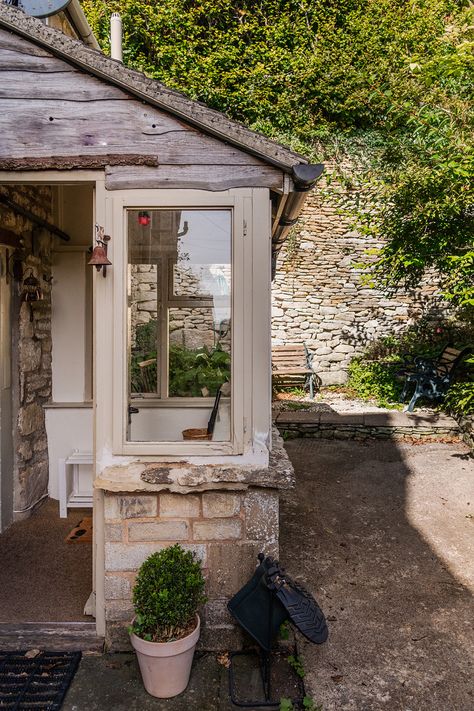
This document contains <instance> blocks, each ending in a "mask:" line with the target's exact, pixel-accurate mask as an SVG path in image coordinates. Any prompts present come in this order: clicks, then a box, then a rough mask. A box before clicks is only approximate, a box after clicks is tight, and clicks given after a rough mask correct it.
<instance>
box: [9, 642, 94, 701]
mask: <svg viewBox="0 0 474 711" xmlns="http://www.w3.org/2000/svg"><path fill="white" fill-rule="evenodd" d="M35 653H36V654H35ZM80 660H81V652H39V651H38V650H36V649H33V650H30V651H29V652H0V708H1V709H8V710H9V711H13V709H15V710H16V709H18V711H26V709H31V711H59V709H60V708H61V706H62V703H63V701H64V697H65V696H66V692H67V690H68V688H69V685H70V683H71V681H72V680H73V678H74V674H75V673H76V671H77V667H78V666H79V662H80Z"/></svg>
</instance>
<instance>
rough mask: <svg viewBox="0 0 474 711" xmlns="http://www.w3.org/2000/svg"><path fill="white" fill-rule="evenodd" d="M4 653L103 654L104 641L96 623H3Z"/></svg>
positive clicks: (0, 644)
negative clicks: (37, 651) (39, 651)
mask: <svg viewBox="0 0 474 711" xmlns="http://www.w3.org/2000/svg"><path fill="white" fill-rule="evenodd" d="M0 649H1V650H2V651H4V652H15V651H23V650H28V649H40V650H42V651H46V652H69V651H71V652H72V651H74V652H86V653H89V654H101V653H102V652H103V649H104V639H103V638H102V637H98V636H97V635H96V629H95V622H11V623H10V622H1V623H0Z"/></svg>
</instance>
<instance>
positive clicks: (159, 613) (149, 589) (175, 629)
mask: <svg viewBox="0 0 474 711" xmlns="http://www.w3.org/2000/svg"><path fill="white" fill-rule="evenodd" d="M203 591H204V577H203V574H202V570H201V564H200V562H199V561H198V560H196V558H195V555H194V553H190V552H188V551H185V550H184V549H183V548H181V546H180V545H178V544H175V545H174V546H170V547H169V548H165V549H164V550H162V551H159V552H157V553H153V554H152V555H151V556H149V557H148V558H147V559H146V560H145V561H144V563H143V564H142V565H141V567H140V569H139V571H138V576H137V581H136V584H135V587H134V589H133V605H134V608H135V620H134V622H133V624H132V627H131V631H132V632H134V633H135V634H136V635H137V637H140V638H141V639H145V640H147V641H148V642H172V641H173V640H176V639H181V638H182V637H185V636H186V635H187V634H189V633H190V632H192V630H193V629H194V627H195V624H196V612H197V610H198V607H199V606H200V605H202V604H203V603H204V602H205V600H206V598H205V596H204V594H203Z"/></svg>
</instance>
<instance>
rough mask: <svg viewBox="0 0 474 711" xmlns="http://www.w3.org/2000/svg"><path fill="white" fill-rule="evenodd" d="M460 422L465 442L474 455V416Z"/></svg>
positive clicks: (460, 419)
mask: <svg viewBox="0 0 474 711" xmlns="http://www.w3.org/2000/svg"><path fill="white" fill-rule="evenodd" d="M458 422H459V429H460V432H461V436H462V438H463V440H464V441H465V443H466V444H467V445H468V446H469V447H470V448H471V451H472V452H473V453H474V416H473V415H471V416H469V417H460V418H459V420H458Z"/></svg>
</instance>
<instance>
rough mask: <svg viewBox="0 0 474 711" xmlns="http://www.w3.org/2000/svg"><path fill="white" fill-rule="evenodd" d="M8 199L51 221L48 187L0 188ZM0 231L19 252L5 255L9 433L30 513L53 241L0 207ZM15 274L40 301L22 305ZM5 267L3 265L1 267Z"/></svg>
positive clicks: (46, 358)
mask: <svg viewBox="0 0 474 711" xmlns="http://www.w3.org/2000/svg"><path fill="white" fill-rule="evenodd" d="M0 194H2V195H5V196H7V197H9V198H10V199H11V200H14V201H15V202H16V203H18V204H20V205H21V206H22V207H25V208H27V209H28V210H30V211H31V212H33V213H34V214H35V215H38V217H41V218H43V219H50V220H51V205H52V195H51V189H50V188H49V187H36V186H35V187H33V186H21V187H6V186H1V187H0ZM0 226H1V227H3V228H4V229H6V230H10V231H11V232H14V233H15V234H16V235H18V249H17V250H15V249H13V248H11V249H9V250H8V254H9V259H8V273H9V278H10V280H11V289H12V310H11V324H12V329H11V330H12V412H13V416H12V433H13V447H14V467H13V476H14V509H15V510H16V511H23V510H25V509H26V511H25V513H24V514H17V515H16V516H15V518H16V519H18V518H22V517H23V516H26V515H29V514H30V513H31V511H30V510H28V509H29V507H30V506H31V505H32V504H34V503H35V502H36V501H37V500H38V499H40V497H41V496H43V495H44V494H46V493H47V491H48V471H49V465H48V445H47V437H46V426H45V416H44V410H43V405H44V403H45V402H47V401H48V400H49V399H50V398H51V350H52V341H51V286H50V282H49V279H50V277H51V236H50V234H49V233H48V232H45V231H44V230H38V229H37V228H36V227H35V225H34V224H33V223H32V222H31V221H29V220H28V219H26V218H24V217H22V216H21V215H19V214H17V213H16V212H14V211H12V210H10V209H7V208H6V207H4V206H2V205H0ZM14 263H15V264H16V267H15V272H16V273H20V274H21V273H23V278H24V277H25V276H27V275H28V274H29V273H30V271H31V273H32V275H33V276H35V277H36V278H37V279H38V281H39V282H40V286H41V290H42V293H43V298H42V300H41V301H38V302H37V303H36V304H34V305H32V308H31V309H30V306H29V305H28V304H26V303H22V300H21V291H22V284H23V279H20V280H17V279H15V278H13V264H14ZM5 266H6V265H5Z"/></svg>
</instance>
